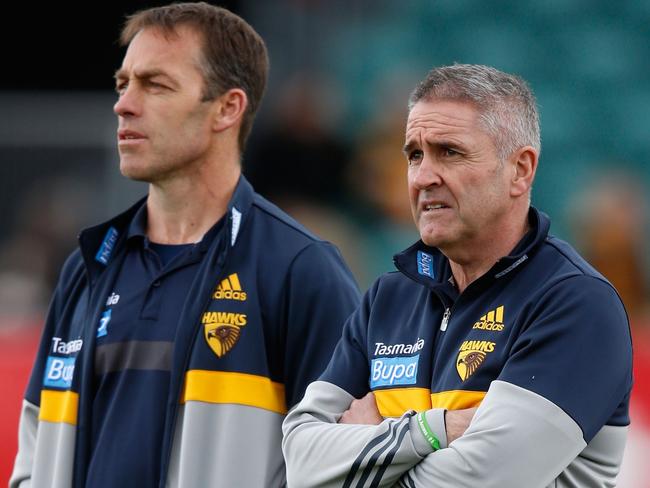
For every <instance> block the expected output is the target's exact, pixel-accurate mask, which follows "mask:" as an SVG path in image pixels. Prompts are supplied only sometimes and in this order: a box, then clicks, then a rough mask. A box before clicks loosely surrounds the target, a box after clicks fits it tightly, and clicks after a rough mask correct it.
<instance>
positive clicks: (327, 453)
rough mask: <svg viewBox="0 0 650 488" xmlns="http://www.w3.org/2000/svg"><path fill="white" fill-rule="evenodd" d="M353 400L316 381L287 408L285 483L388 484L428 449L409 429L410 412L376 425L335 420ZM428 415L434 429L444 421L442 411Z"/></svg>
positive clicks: (294, 484)
mask: <svg viewBox="0 0 650 488" xmlns="http://www.w3.org/2000/svg"><path fill="white" fill-rule="evenodd" d="M353 399H354V397H352V395H350V394H349V393H347V392H346V391H345V390H343V389H341V388H339V387H338V386H336V385H333V384H331V383H328V382H325V381H316V382H314V383H312V384H311V385H310V386H309V387H308V388H307V391H306V393H305V397H304V398H303V400H302V401H301V402H300V403H299V404H298V405H297V406H296V407H295V408H294V409H293V410H292V411H291V412H289V415H288V416H287V418H286V419H285V421H284V425H283V433H284V439H283V443H282V448H283V452H284V456H285V460H286V464H287V483H288V486H289V487H291V488H294V487H308V486H314V487H316V486H318V487H352V486H359V487H361V486H391V485H393V484H395V483H396V482H397V481H398V480H399V478H400V476H401V475H402V474H403V473H405V472H406V471H408V470H409V469H410V468H412V467H413V466H415V465H416V464H417V463H418V462H419V461H421V460H422V456H423V455H425V454H426V453H427V452H431V451H432V448H431V447H430V446H429V445H428V444H427V442H426V440H425V439H424V437H423V436H422V434H420V432H419V431H416V430H414V429H415V428H416V426H415V419H414V417H413V412H407V413H405V414H404V415H403V416H402V417H401V418H399V419H386V420H384V421H383V422H382V423H381V424H379V425H350V424H338V423H337V422H338V420H339V418H340V417H341V414H342V413H343V412H344V411H345V410H347V409H348V407H349V406H350V403H351V402H352V400H353ZM429 419H430V420H431V422H432V423H433V425H436V427H433V426H432V428H434V429H439V423H438V421H442V422H444V419H443V416H442V411H432V415H431V416H430V417H429ZM443 425H444V424H443ZM443 429H444V427H443Z"/></svg>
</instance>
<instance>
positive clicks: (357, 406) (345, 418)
mask: <svg viewBox="0 0 650 488" xmlns="http://www.w3.org/2000/svg"><path fill="white" fill-rule="evenodd" d="M383 420H384V417H382V416H381V414H380V413H379V410H378V409H377V402H376V401H375V395H374V394H373V393H372V392H370V393H368V394H367V395H366V396H364V397H363V398H361V399H359V400H352V403H351V404H350V408H348V409H347V410H346V411H345V412H343V415H341V418H340V419H339V424H369V425H378V424H381V423H382V422H383Z"/></svg>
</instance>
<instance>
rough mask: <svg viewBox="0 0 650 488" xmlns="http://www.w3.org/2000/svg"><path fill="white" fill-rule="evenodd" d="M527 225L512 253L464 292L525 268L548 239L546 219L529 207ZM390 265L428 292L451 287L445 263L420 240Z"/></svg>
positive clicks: (449, 274) (450, 279)
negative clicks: (523, 266)
mask: <svg viewBox="0 0 650 488" xmlns="http://www.w3.org/2000/svg"><path fill="white" fill-rule="evenodd" d="M528 223H529V225H530V230H529V231H528V232H527V233H526V235H524V237H523V238H522V239H521V240H520V241H519V243H518V244H517V245H516V246H515V248H514V249H513V250H512V252H511V253H510V254H509V255H507V256H504V257H502V258H500V259H499V260H497V262H496V263H495V264H494V265H493V266H492V268H490V269H489V270H488V271H487V272H486V273H485V274H484V275H482V276H481V277H479V278H477V279H476V280H475V281H474V282H472V283H471V284H470V286H469V287H468V288H470V287H471V288H473V289H476V288H480V289H482V288H483V287H484V286H488V285H489V284H491V283H492V282H493V281H494V280H497V279H500V278H503V277H504V276H506V275H508V274H509V273H511V272H513V271H514V270H516V269H517V268H518V267H519V266H522V265H525V263H526V261H527V260H528V259H529V258H530V256H531V255H532V254H533V253H534V252H536V251H537V249H538V248H539V246H540V244H542V242H544V240H545V239H546V237H547V236H548V230H549V228H550V225H551V222H550V219H549V218H548V216H547V215H546V214H544V213H543V212H540V211H539V210H537V209H536V208H535V207H532V206H531V207H530V209H529V211H528ZM393 262H394V263H395V267H396V268H397V269H398V270H399V271H400V272H401V273H402V274H404V275H406V276H408V277H409V278H410V279H412V280H413V281H416V282H418V283H420V284H422V285H424V286H426V287H428V288H430V289H432V290H435V291H438V292H439V291H443V290H445V291H447V292H448V291H449V290H448V286H449V284H450V283H453V276H452V273H451V267H450V265H449V259H447V257H446V256H445V255H444V254H443V253H442V252H441V251H440V250H439V249H438V248H435V247H429V246H427V245H426V244H424V242H422V241H421V240H419V241H417V242H416V243H415V244H413V245H412V246H411V247H409V248H408V249H406V250H404V251H402V252H401V253H399V254H396V255H395V256H394V257H393Z"/></svg>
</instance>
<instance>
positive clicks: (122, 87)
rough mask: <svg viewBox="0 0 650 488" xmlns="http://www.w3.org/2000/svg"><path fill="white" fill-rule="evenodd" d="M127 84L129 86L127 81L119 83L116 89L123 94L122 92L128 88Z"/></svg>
mask: <svg viewBox="0 0 650 488" xmlns="http://www.w3.org/2000/svg"><path fill="white" fill-rule="evenodd" d="M126 86H127V84H126V83H118V84H117V85H115V91H116V92H117V93H119V94H122V92H124V90H126Z"/></svg>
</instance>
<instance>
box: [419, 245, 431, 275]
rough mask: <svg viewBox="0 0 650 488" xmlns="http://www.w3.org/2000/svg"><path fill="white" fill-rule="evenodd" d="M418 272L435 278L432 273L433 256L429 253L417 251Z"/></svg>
mask: <svg viewBox="0 0 650 488" xmlns="http://www.w3.org/2000/svg"><path fill="white" fill-rule="evenodd" d="M418 273H420V274H421V275H423V276H428V277H429V278H431V279H434V278H435V275H434V274H433V256H432V255H431V254H427V253H426V252H422V251H418Z"/></svg>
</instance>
